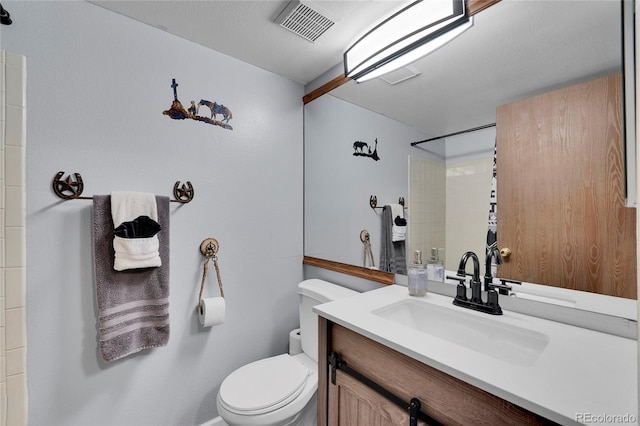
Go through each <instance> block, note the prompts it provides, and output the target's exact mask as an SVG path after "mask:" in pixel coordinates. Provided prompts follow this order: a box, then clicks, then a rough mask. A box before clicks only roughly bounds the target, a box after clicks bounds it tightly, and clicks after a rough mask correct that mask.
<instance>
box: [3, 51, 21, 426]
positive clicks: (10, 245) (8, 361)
mask: <svg viewBox="0 0 640 426" xmlns="http://www.w3.org/2000/svg"><path fill="white" fill-rule="evenodd" d="M0 71H1V72H0V147H1V150H0V168H1V173H0V395H1V396H2V397H1V398H0V426H5V425H23V424H26V423H27V377H26V372H27V369H26V350H27V348H26V344H27V342H26V323H25V309H26V299H25V293H26V292H25V290H26V243H25V241H26V239H25V142H26V122H25V120H26V60H25V57H24V56H21V55H17V54H14V53H10V52H6V51H3V50H0Z"/></svg>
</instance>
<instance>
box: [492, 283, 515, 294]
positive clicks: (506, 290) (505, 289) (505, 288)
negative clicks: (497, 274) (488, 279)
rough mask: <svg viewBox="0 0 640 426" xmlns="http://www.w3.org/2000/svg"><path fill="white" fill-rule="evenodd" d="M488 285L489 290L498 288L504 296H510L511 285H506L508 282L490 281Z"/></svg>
mask: <svg viewBox="0 0 640 426" xmlns="http://www.w3.org/2000/svg"><path fill="white" fill-rule="evenodd" d="M487 287H488V291H492V290H493V291H494V292H495V290H496V289H497V290H498V291H499V292H500V294H502V295H504V296H508V295H509V292H510V291H511V286H509V285H506V284H498V283H488V284H487Z"/></svg>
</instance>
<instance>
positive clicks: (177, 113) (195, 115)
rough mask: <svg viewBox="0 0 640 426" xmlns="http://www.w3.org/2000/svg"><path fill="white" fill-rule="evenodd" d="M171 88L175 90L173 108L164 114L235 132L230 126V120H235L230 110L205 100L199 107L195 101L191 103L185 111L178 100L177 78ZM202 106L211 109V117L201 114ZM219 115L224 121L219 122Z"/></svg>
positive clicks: (201, 101)
mask: <svg viewBox="0 0 640 426" xmlns="http://www.w3.org/2000/svg"><path fill="white" fill-rule="evenodd" d="M171 88H172V89H173V102H172V103H171V108H169V109H168V110H166V111H163V112H162V114H164V115H168V116H169V117H170V118H173V119H174V120H184V119H190V120H196V121H202V122H204V123H208V124H213V125H215V126H220V127H222V128H224V129H229V130H233V127H231V125H230V124H229V120H231V119H232V118H233V114H232V113H231V110H230V109H229V108H227V107H226V106H224V105H222V104H219V103H217V102H215V101H214V102H211V101H208V100H205V99H200V102H198V104H197V105H196V103H195V101H191V106H190V107H189V108H188V109H185V108H184V107H183V106H182V103H181V102H180V101H179V100H178V91H177V88H178V83H176V79H175V78H174V79H173V80H172V83H171ZM201 106H205V107H207V108H208V109H209V111H210V112H211V114H210V116H209V117H207V116H202V115H200V114H199V112H200V107H201ZM218 115H221V116H222V120H217V116H218Z"/></svg>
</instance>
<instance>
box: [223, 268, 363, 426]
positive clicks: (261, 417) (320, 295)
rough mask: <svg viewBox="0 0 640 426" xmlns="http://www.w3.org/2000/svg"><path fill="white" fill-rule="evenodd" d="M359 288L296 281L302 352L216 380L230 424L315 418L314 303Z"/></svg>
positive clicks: (269, 425)
mask: <svg viewBox="0 0 640 426" xmlns="http://www.w3.org/2000/svg"><path fill="white" fill-rule="evenodd" d="M355 294H358V292H356V291H353V290H349V289H347V288H344V287H340V286H338V285H336V284H332V283H329V282H327V281H322V280H318V279H309V280H305V281H302V282H301V283H300V284H298V306H299V311H300V337H301V345H302V353H300V354H297V355H290V354H288V353H287V354H282V355H276V356H273V357H270V358H265V359H261V360H258V361H255V362H252V363H250V364H247V365H245V366H243V367H240V368H238V369H237V370H235V371H234V372H232V373H231V374H229V376H227V378H226V379H224V381H223V382H222V384H221V385H220V390H219V391H218V396H217V398H216V404H217V407H218V414H219V415H220V417H222V419H223V420H224V421H225V422H226V423H227V424H228V425H229V426H258V425H260V426H287V425H304V426H307V425H316V424H317V406H318V404H317V398H316V394H317V390H318V316H317V315H316V314H315V313H314V312H313V310H312V309H313V307H314V306H315V305H318V304H320V303H326V302H330V301H332V300H337V299H340V298H344V297H349V296H353V295H355Z"/></svg>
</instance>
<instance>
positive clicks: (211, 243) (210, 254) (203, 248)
mask: <svg viewBox="0 0 640 426" xmlns="http://www.w3.org/2000/svg"><path fill="white" fill-rule="evenodd" d="M219 248H220V244H218V241H217V240H216V239H215V238H207V239H206V240H204V241H203V242H202V243H201V244H200V253H202V255H203V256H204V257H205V259H204V271H203V273H202V283H200V294H199V295H198V311H199V312H200V313H201V314H202V291H203V290H204V282H205V281H206V279H207V272H208V270H209V261H210V260H213V266H214V267H215V268H216V277H217V278H218V287H219V288H220V297H222V298H224V290H222V279H221V278H220V267H219V266H218V256H216V254H217V253H218V249H219Z"/></svg>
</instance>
